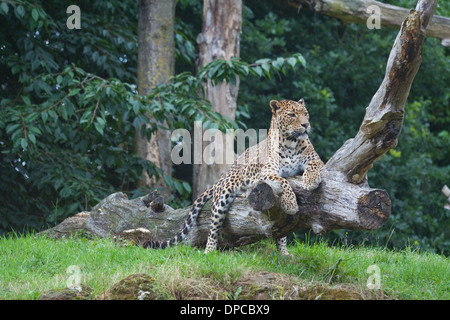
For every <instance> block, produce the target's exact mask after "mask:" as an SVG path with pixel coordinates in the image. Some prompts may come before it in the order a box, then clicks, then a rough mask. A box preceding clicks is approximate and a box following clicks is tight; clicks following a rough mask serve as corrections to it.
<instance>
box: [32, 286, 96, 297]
mask: <svg viewBox="0 0 450 320" xmlns="http://www.w3.org/2000/svg"><path fill="white" fill-rule="evenodd" d="M91 299H94V295H93V290H92V288H90V287H87V286H80V287H78V288H77V287H74V288H64V289H51V290H49V291H46V292H44V293H42V294H41V295H40V296H39V300H91Z"/></svg>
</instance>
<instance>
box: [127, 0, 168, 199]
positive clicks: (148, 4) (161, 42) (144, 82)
mask: <svg viewBox="0 0 450 320" xmlns="http://www.w3.org/2000/svg"><path fill="white" fill-rule="evenodd" d="M174 21H175V0H140V1H139V21H138V41H139V48H138V92H139V94H141V95H147V94H149V93H150V91H151V90H152V88H154V87H155V86H157V85H158V84H160V83H164V82H166V81H167V80H168V79H169V77H171V76H173V74H174V70H175V42H174ZM149 117H150V116H149ZM151 121H154V120H153V119H151ZM163 125H164V124H163ZM165 126H166V125H165ZM170 146H171V141H170V132H169V131H168V130H157V131H156V132H155V133H154V134H153V135H152V136H151V138H150V140H148V139H147V138H146V137H142V136H141V134H140V130H138V132H137V133H136V153H137V155H138V156H139V157H140V158H142V159H145V160H148V161H150V162H152V163H154V164H155V165H156V166H157V167H158V168H160V169H161V170H162V171H163V173H164V174H165V175H168V176H171V171H172V161H171V158H170V151H171V150H170ZM141 184H142V185H143V186H147V187H156V188H158V189H161V190H164V186H165V185H164V182H163V179H160V180H159V181H158V182H156V180H155V179H154V178H151V177H149V175H148V174H147V172H143V174H142V183H141Z"/></svg>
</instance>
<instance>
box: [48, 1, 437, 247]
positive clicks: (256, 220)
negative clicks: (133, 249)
mask: <svg viewBox="0 0 450 320" xmlns="http://www.w3.org/2000/svg"><path fill="white" fill-rule="evenodd" d="M436 3H437V1H436V0H434V1H432V0H421V1H419V3H418V4H417V7H416V10H412V11H411V13H410V14H409V16H408V18H407V19H406V20H405V21H404V22H403V24H402V28H401V30H400V32H399V34H398V36H397V38H396V40H395V42H394V45H393V48H392V50H391V54H390V56H389V60H388V62H387V67H386V74H385V78H384V80H383V82H382V84H381V85H380V88H379V90H378V91H377V92H376V94H375V95H374V97H373V98H372V101H371V102H370V104H369V106H368V107H367V109H366V114H365V117H364V120H363V122H362V125H361V127H360V129H359V132H358V133H357V135H356V136H355V137H354V138H353V139H350V140H348V141H347V142H346V143H345V144H344V145H343V146H342V147H341V148H340V149H339V150H338V151H337V152H336V153H335V154H334V155H333V156H332V157H331V159H330V160H329V161H328V162H327V163H326V164H325V166H324V167H323V168H322V172H321V174H322V183H321V184H320V186H319V188H317V189H316V190H313V191H307V190H305V189H303V188H302V177H301V176H296V177H291V178H289V179H288V181H289V183H290V184H291V186H292V188H293V190H294V193H295V194H296V197H297V202H298V204H299V211H298V212H297V213H296V214H295V215H286V214H285V213H284V212H283V211H282V210H281V209H280V201H279V195H278V194H274V192H273V191H272V189H271V188H270V187H269V186H268V185H266V184H264V183H261V184H259V185H257V186H256V187H255V188H254V189H253V190H252V191H251V192H250V193H249V194H248V195H244V196H241V197H238V198H236V200H235V202H234V203H233V205H232V206H231V208H230V211H229V213H228V216H227V218H226V219H225V221H224V223H223V230H222V236H221V238H220V239H219V246H220V247H235V246H240V245H244V244H249V243H254V242H257V241H259V240H261V239H265V238H281V237H284V236H286V235H289V234H291V233H292V232H295V231H298V230H302V229H312V230H313V231H314V232H315V233H316V234H318V235H323V234H325V233H326V232H328V231H330V230H334V229H358V230H374V229H376V228H379V227H380V226H382V225H383V223H385V222H386V220H387V219H388V217H389V215H390V211H391V201H390V199H389V196H388V194H387V192H386V191H384V190H380V189H373V188H370V186H369V184H368V181H367V172H368V170H369V169H370V168H372V166H373V163H374V162H375V161H376V160H377V159H379V158H381V157H382V156H383V155H384V154H385V153H386V152H387V151H388V150H389V149H391V148H394V147H395V146H396V145H397V141H398V136H399V134H400V131H401V127H402V123H403V115H404V106H405V102H406V99H407V97H408V94H409V90H410V87H411V84H412V81H413V79H414V77H415V75H416V73H417V70H418V69H419V66H420V63H421V59H422V47H423V43H424V39H425V29H426V26H427V24H428V21H429V19H430V17H431V16H432V15H433V12H434V10H435V8H436ZM209 208H210V204H209V203H207V204H206V205H205V207H204V208H203V211H202V212H201V213H200V214H199V217H198V219H197V221H196V223H195V224H194V226H193V227H192V228H191V231H190V232H189V234H188V236H187V237H186V238H185V239H184V242H185V243H187V244H190V245H195V246H204V244H205V243H206V240H207V236H208V232H209V227H210V218H209V215H210V213H209ZM189 210H190V207H187V208H182V209H177V210H174V209H173V208H171V207H169V206H167V205H165V204H164V203H163V201H162V198H161V197H158V196H157V195H156V194H154V193H153V194H150V195H148V196H145V197H141V198H137V199H133V200H128V198H127V197H126V195H125V194H123V193H115V194H112V195H110V196H109V197H107V198H106V199H104V200H103V201H101V202H100V203H99V204H98V205H96V206H95V207H94V208H93V209H92V210H91V211H90V212H88V213H82V214H78V215H76V216H75V217H72V218H69V219H67V220H65V221H64V222H63V223H61V224H60V225H58V226H56V227H54V228H52V229H49V230H47V231H45V233H48V234H52V235H56V236H61V235H64V234H69V233H70V230H71V228H70V226H69V225H73V226H74V230H75V231H77V232H78V231H80V230H81V231H85V232H88V233H90V234H92V235H95V236H100V237H105V236H110V235H112V236H118V235H120V236H122V237H126V238H130V237H134V240H135V241H146V240H165V239H168V238H171V237H173V236H174V235H175V234H176V233H177V232H178V231H179V230H180V229H181V227H182V225H183V222H184V220H185V218H186V216H187V215H188V212H189ZM139 228H143V229H139ZM130 229H138V230H137V231H133V232H126V231H127V230H130Z"/></svg>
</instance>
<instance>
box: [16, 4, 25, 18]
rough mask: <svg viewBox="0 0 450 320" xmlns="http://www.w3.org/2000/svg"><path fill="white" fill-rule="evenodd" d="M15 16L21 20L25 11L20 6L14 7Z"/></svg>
mask: <svg viewBox="0 0 450 320" xmlns="http://www.w3.org/2000/svg"><path fill="white" fill-rule="evenodd" d="M16 15H17V16H18V18H23V16H24V15H25V9H24V8H23V7H22V6H20V5H19V6H17V7H16Z"/></svg>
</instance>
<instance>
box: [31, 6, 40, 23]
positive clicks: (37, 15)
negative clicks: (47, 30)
mask: <svg viewBox="0 0 450 320" xmlns="http://www.w3.org/2000/svg"><path fill="white" fill-rule="evenodd" d="M31 16H32V17H33V19H34V21H38V19H39V13H38V12H37V10H36V8H33V10H31Z"/></svg>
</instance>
